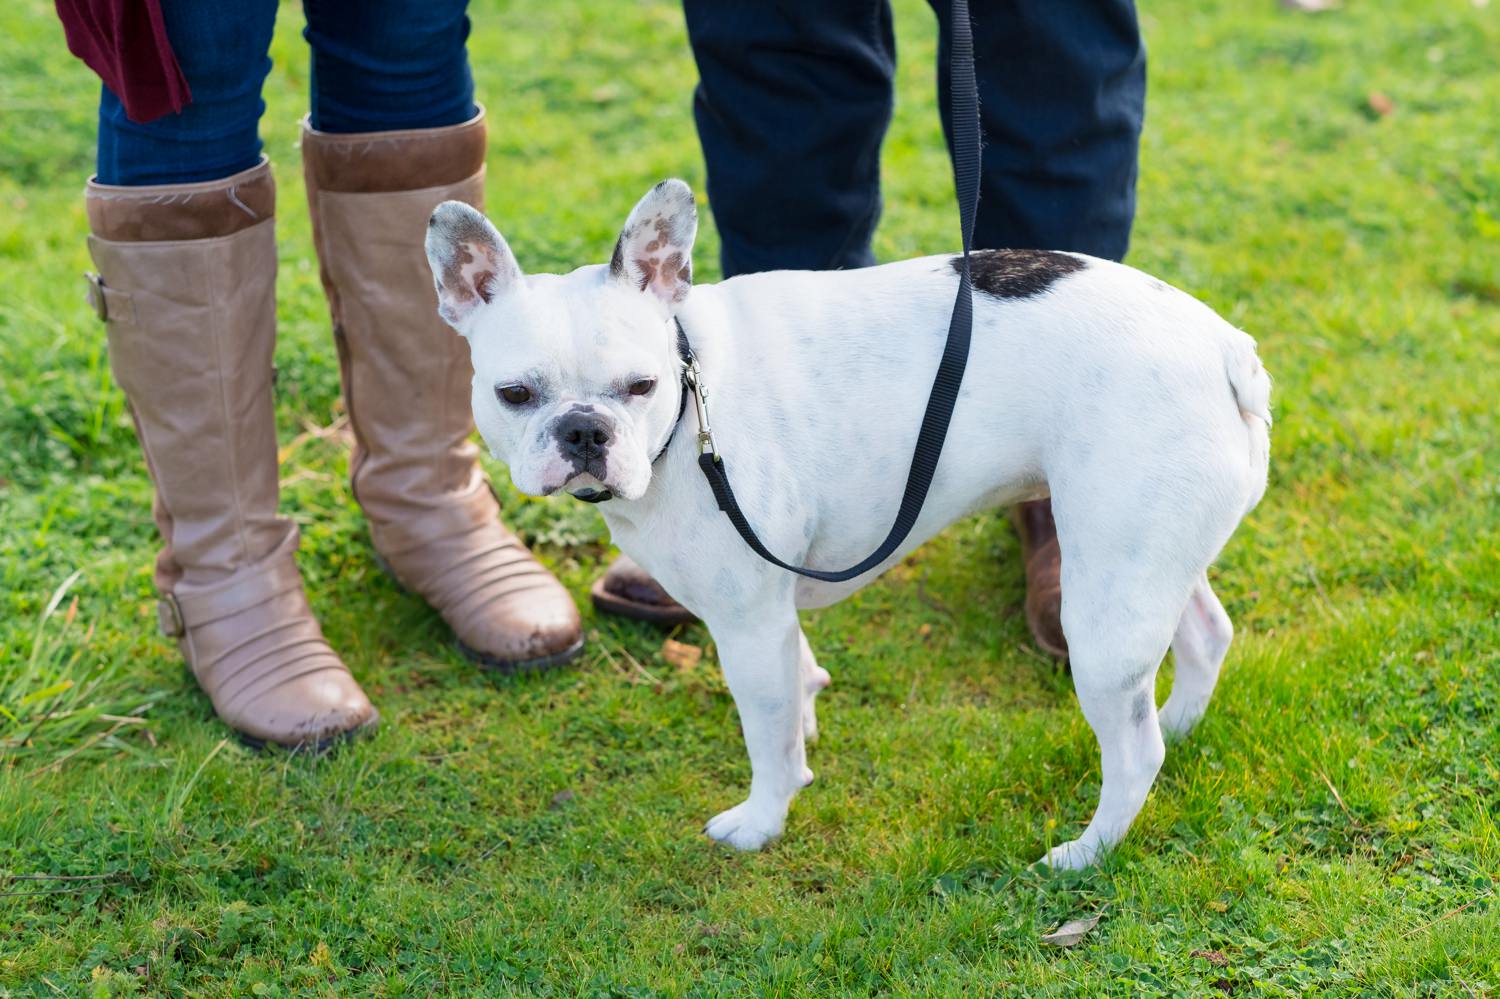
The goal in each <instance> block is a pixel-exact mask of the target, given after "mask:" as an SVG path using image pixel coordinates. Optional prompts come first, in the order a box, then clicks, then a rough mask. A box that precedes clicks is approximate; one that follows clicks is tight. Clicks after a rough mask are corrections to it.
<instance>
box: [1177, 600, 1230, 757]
mask: <svg viewBox="0 0 1500 999" xmlns="http://www.w3.org/2000/svg"><path fill="white" fill-rule="evenodd" d="M1233 638H1234V625H1233V624H1231V623H1230V621H1229V615H1228V614H1226V613H1225V612H1224V606H1223V605H1222V604H1220V603H1219V598H1218V597H1216V596H1214V591H1213V590H1212V589H1210V588H1209V585H1208V574H1207V573H1204V574H1203V576H1201V577H1200V578H1199V580H1198V583H1197V585H1195V586H1194V587H1193V595H1192V596H1190V597H1188V602H1187V606H1186V607H1184V608H1183V611H1182V617H1181V619H1180V620H1179V621H1178V622H1177V633H1176V634H1175V635H1174V636H1173V637H1172V653H1173V656H1174V658H1175V659H1176V673H1175V675H1174V676H1173V678H1172V694H1171V696H1170V697H1168V698H1167V703H1166V704H1163V705H1162V708H1161V714H1160V718H1161V728H1162V732H1164V733H1165V734H1166V736H1167V738H1169V739H1172V738H1180V737H1182V736H1184V735H1187V734H1188V732H1190V731H1191V730H1192V728H1193V726H1194V725H1196V724H1198V721H1199V719H1201V718H1202V717H1203V712H1204V711H1206V710H1207V709H1208V700H1209V698H1211V697H1212V696H1213V693H1214V684H1215V683H1217V682H1218V679H1219V667H1220V666H1222V665H1223V663H1224V655H1225V653H1227V652H1228V651H1229V643H1230V641H1231V640H1232V639H1233Z"/></svg>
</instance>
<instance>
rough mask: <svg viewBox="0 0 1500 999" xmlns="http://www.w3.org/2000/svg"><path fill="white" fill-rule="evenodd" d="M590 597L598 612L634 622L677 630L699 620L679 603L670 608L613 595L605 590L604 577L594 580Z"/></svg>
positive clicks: (616, 594) (590, 589) (590, 588)
mask: <svg viewBox="0 0 1500 999" xmlns="http://www.w3.org/2000/svg"><path fill="white" fill-rule="evenodd" d="M589 597H590V598H591V599H592V600H593V602H594V609H595V610H597V611H600V612H602V613H605V614H613V615H615V616H616V617H623V618H628V619H630V620H632V621H645V622H646V623H647V624H655V625H659V626H661V627H663V628H675V627H677V626H678V625H681V624H692V623H694V622H695V621H697V620H698V618H697V616H696V615H695V614H694V613H693V612H692V611H690V610H688V609H687V608H686V607H684V606H682V605H681V604H679V603H673V604H671V605H670V606H663V605H662V604H648V603H645V602H643V601H640V600H631V599H630V598H629V597H622V596H620V595H619V594H618V593H611V592H609V590H607V589H605V588H604V579H603V577H600V578H599V579H596V580H594V585H593V586H591V587H589Z"/></svg>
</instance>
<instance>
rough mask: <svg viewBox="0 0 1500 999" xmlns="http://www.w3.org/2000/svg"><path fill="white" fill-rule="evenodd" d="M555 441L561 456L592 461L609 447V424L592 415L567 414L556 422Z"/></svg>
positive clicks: (602, 418) (601, 418) (600, 417)
mask: <svg viewBox="0 0 1500 999" xmlns="http://www.w3.org/2000/svg"><path fill="white" fill-rule="evenodd" d="M557 439H558V442H559V443H560V444H561V445H562V453H563V454H565V455H568V456H569V457H572V458H577V459H579V460H580V461H592V460H593V459H595V458H598V457H599V456H600V455H602V454H603V453H604V451H605V449H606V448H607V447H608V446H609V442H610V433H609V424H608V423H607V422H605V420H604V417H602V416H597V415H595V414H593V413H569V414H568V415H567V416H564V417H563V418H562V419H561V420H558V421H557Z"/></svg>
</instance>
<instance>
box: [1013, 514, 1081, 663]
mask: <svg viewBox="0 0 1500 999" xmlns="http://www.w3.org/2000/svg"><path fill="white" fill-rule="evenodd" d="M1011 517H1012V519H1013V520H1014V522H1015V525H1016V533H1017V534H1019V535H1020V536H1021V560H1022V561H1023V562H1024V563H1025V564H1026V623H1027V625H1029V626H1030V627H1031V637H1032V638H1034V639H1035V640H1036V644H1037V645H1038V646H1040V647H1041V649H1042V651H1044V652H1046V653H1047V654H1048V655H1052V656H1056V657H1057V658H1058V659H1067V658H1068V640H1067V638H1066V637H1065V636H1064V635H1063V629H1062V549H1061V548H1060V547H1059V546H1058V543H1057V525H1056V523H1054V522H1053V520H1052V501H1051V500H1033V501H1031V502H1029V503H1022V504H1020V505H1019V506H1017V507H1016V508H1015V510H1013V511H1012V513H1011Z"/></svg>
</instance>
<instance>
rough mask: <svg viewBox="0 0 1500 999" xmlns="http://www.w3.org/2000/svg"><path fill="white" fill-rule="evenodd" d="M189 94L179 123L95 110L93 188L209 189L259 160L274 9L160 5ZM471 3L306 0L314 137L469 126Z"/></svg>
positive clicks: (198, 2)
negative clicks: (201, 185)
mask: <svg viewBox="0 0 1500 999" xmlns="http://www.w3.org/2000/svg"><path fill="white" fill-rule="evenodd" d="M161 6H162V18H163V20H164V21H165V23H166V28H167V37H168V39H170V40H171V42H172V49H173V51H174V52H175V53H176V55H177V61H178V62H179V63H180V64H181V66H182V71H183V75H185V76H186V77H187V81H188V86H189V87H190V88H191V89H192V92H193V102H192V103H191V104H189V105H188V106H187V107H186V108H184V109H183V110H182V112H181V113H180V114H169V115H167V116H166V117H163V118H158V119H157V120H156V121H152V122H148V123H146V124H138V123H136V122H133V121H131V120H130V119H128V118H126V117H125V109H124V107H122V106H121V104H120V101H119V100H118V99H117V98H116V97H115V95H114V94H112V93H110V91H109V88H107V87H104V88H101V96H100V100H99V151H98V160H97V170H98V180H99V182H100V183H101V184H124V185H129V186H138V185H145V184H185V183H191V182H194V181H204V180H218V179H219V178H221V177H228V176H230V175H232V174H236V173H239V172H240V171H241V170H248V169H249V168H250V167H253V166H255V164H256V163H258V162H259V161H260V150H261V142H260V129H259V124H260V116H261V114H262V113H264V111H265V109H266V105H265V102H264V101H263V100H261V95H260V91H261V85H262V84H263V83H264V82H265V79H266V74H267V73H268V72H270V69H271V58H270V56H269V55H268V52H269V50H270V47H271V32H272V29H273V28H274V27H275V24H276V0H162V5H161ZM467 6H468V0H303V3H302V8H303V12H304V13H305V15H306V17H307V29H306V30H305V31H304V32H303V35H304V37H306V39H307V42H308V44H309V45H310V46H311V47H312V79H311V80H310V81H309V84H308V86H309V90H310V91H311V109H312V126H313V128H316V129H318V130H319V131H323V132H385V131H394V130H397V129H408V128H440V127H442V126H445V125H457V124H460V123H462V122H465V121H468V120H469V119H470V118H472V117H474V115H475V113H476V110H477V109H476V108H475V107H474V80H473V77H472V76H471V75H470V73H469V59H468V55H467V52H466V50H465V43H466V42H467V40H468V37H469V19H468V17H467V15H466V14H465V8H466V7H467Z"/></svg>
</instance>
